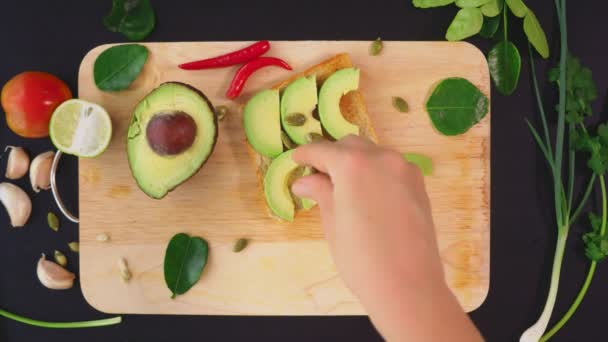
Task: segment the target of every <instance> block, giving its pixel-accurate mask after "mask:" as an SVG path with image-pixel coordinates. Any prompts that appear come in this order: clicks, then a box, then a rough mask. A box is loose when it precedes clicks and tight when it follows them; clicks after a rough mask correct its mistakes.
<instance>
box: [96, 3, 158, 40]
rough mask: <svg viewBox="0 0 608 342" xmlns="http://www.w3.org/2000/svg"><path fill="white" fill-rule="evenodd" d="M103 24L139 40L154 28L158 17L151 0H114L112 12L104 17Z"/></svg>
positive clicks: (129, 37)
mask: <svg viewBox="0 0 608 342" xmlns="http://www.w3.org/2000/svg"><path fill="white" fill-rule="evenodd" d="M103 24H104V25H105V27H106V28H107V29H108V30H110V31H112V32H120V33H122V34H123V35H124V36H125V37H127V39H129V40H133V41H139V40H143V39H144V38H146V37H147V36H148V35H149V34H150V33H151V32H152V30H154V25H155V24H156V19H155V16H154V9H153V8H152V5H151V4H150V1H149V0H113V1H112V12H111V13H110V14H109V15H108V16H106V17H105V18H103Z"/></svg>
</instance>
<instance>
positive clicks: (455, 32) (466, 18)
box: [445, 8, 483, 41]
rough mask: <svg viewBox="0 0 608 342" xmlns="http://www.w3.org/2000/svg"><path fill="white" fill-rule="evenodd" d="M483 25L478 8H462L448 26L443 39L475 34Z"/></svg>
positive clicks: (452, 39) (454, 38)
mask: <svg viewBox="0 0 608 342" xmlns="http://www.w3.org/2000/svg"><path fill="white" fill-rule="evenodd" d="M482 25H483V15H482V14H481V10H480V9H479V8H462V9H461V10H460V11H458V13H456V16H455V17H454V20H452V23H451V24H450V26H449V27H448V31H447V32H446V34H445V39H447V40H449V41H455V40H463V39H465V38H468V37H470V36H473V35H475V34H477V33H478V32H479V31H480V30H481V26H482Z"/></svg>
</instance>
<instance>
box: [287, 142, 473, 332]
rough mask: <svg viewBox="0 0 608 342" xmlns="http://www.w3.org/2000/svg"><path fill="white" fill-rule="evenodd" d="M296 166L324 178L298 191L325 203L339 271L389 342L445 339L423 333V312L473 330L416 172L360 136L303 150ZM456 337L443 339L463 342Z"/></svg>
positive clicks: (313, 178) (309, 179) (299, 185)
mask: <svg viewBox="0 0 608 342" xmlns="http://www.w3.org/2000/svg"><path fill="white" fill-rule="evenodd" d="M293 159H294V161H295V162H297V163H298V164H301V165H308V166H312V167H314V168H315V169H317V170H319V171H320V172H319V173H316V174H313V175H310V176H306V177H302V178H300V179H298V180H297V181H296V182H295V183H294V184H293V186H292V191H293V192H294V194H296V195H297V196H300V197H306V198H311V199H314V200H315V201H317V203H318V204H319V207H320V210H321V220H322V224H323V230H324V233H325V236H326V238H327V240H328V243H329V248H330V251H331V253H332V255H333V257H334V262H335V263H336V267H337V269H338V271H339V272H340V274H341V276H342V278H343V280H344V281H345V283H346V284H347V286H349V288H350V289H351V290H352V291H353V293H354V294H355V295H356V296H358V297H359V300H360V301H361V303H362V304H363V306H364V307H365V308H366V310H367V311H368V313H369V315H370V317H371V318H372V320H374V322H375V323H376V325H377V326H378V328H379V330H380V331H381V332H383V334H384V335H385V338H389V337H391V338H395V339H400V338H403V337H406V336H407V338H408V339H410V338H411V339H412V340H425V341H426V340H429V339H428V338H429V337H437V340H439V339H440V336H444V335H437V333H438V329H436V328H435V329H433V327H432V326H431V327H429V329H430V330H431V331H425V330H424V329H422V328H423V324H422V325H421V324H420V322H419V320H421V319H424V318H423V316H424V314H423V312H422V311H424V310H426V311H428V318H429V322H427V324H430V323H432V322H433V321H434V318H435V321H436V318H437V317H439V316H440V314H439V313H438V312H437V311H444V312H446V313H450V312H451V313H452V314H455V315H459V316H462V317H461V318H460V321H462V322H465V323H463V324H465V325H466V324H467V322H468V325H469V326H471V327H472V324H471V323H470V321H468V319H467V317H466V315H465V314H464V313H463V312H462V310H461V309H460V307H459V306H458V303H457V302H456V300H455V298H454V297H453V296H452V294H451V293H450V292H449V290H448V288H447V285H446V284H445V280H444V274H443V268H442V265H441V260H440V257H439V253H438V248H437V242H436V238H435V230H434V225H433V220H432V216H431V207H430V203H429V199H428V196H427V194H426V191H425V186H424V179H423V177H422V174H421V172H420V171H419V170H418V168H417V167H416V166H414V165H412V164H410V163H408V162H407V161H405V159H404V158H403V156H402V155H401V154H400V153H398V152H395V151H392V150H389V149H386V148H382V147H378V146H376V145H375V144H373V143H372V142H370V141H368V140H365V139H363V138H360V137H356V136H348V137H346V138H344V139H342V140H340V141H338V142H335V143H332V142H328V141H324V142H318V143H312V144H307V145H303V146H301V147H299V148H298V149H297V150H296V151H295V152H294V154H293ZM434 304H436V305H434ZM404 306H406V309H408V310H409V311H410V312H411V314H407V313H406V314H405V315H406V316H412V314H413V315H414V317H411V318H412V319H410V322H411V323H412V324H411V326H410V327H409V328H408V326H407V322H406V321H404V320H406V319H407V317H405V318H404V317H403V310H404ZM437 306H440V307H437ZM421 310H422V311H421ZM429 310H430V311H429ZM446 310H447V311H446ZM416 311H418V312H416ZM463 318H464V319H463ZM456 321H458V320H456ZM442 324H443V325H445V323H442ZM403 329H406V330H407V331H405V334H406V335H404V334H403V333H404V331H403ZM416 329H418V330H421V331H420V332H416ZM429 329H427V330H429ZM432 330H434V331H432ZM470 331H473V332H476V331H475V329H474V327H473V328H472V330H471V329H468V332H470ZM428 333H431V334H433V335H428ZM425 334H427V335H425ZM463 336H467V337H468V339H467V341H470V340H471V338H470V337H471V335H463ZM472 336H477V337H479V335H478V334H477V335H472ZM455 337H457V335H454V334H450V336H449V339H444V340H451V341H458V339H455Z"/></svg>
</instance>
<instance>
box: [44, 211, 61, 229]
mask: <svg viewBox="0 0 608 342" xmlns="http://www.w3.org/2000/svg"><path fill="white" fill-rule="evenodd" d="M46 221H47V223H48V224H49V228H51V229H52V230H53V231H58V230H59V218H58V217H57V215H55V213H53V212H50V211H49V213H48V214H47V215H46Z"/></svg>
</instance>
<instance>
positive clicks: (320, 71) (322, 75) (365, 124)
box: [245, 53, 378, 217]
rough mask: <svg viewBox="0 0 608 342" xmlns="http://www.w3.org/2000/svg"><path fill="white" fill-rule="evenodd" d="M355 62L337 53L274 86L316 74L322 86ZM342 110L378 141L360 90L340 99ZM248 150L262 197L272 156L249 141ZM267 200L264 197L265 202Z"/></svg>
mask: <svg viewBox="0 0 608 342" xmlns="http://www.w3.org/2000/svg"><path fill="white" fill-rule="evenodd" d="M351 67H353V64H352V62H351V60H350V57H349V56H348V54H346V53H342V54H339V55H336V56H334V57H332V58H330V59H328V60H325V61H323V62H321V63H319V64H317V65H315V66H313V67H310V68H308V69H306V70H304V71H303V72H300V73H297V74H294V75H293V76H291V77H289V78H288V79H286V80H284V81H283V82H281V83H279V84H277V85H276V86H274V87H273V89H278V90H280V91H282V90H283V89H285V87H287V85H288V84H290V83H291V82H293V81H295V80H297V79H298V78H300V77H305V76H311V75H315V76H316V79H317V87H318V88H320V87H321V84H323V82H324V81H325V80H326V79H327V78H328V77H329V76H330V75H331V74H333V73H334V72H336V71H338V70H340V69H345V68H351ZM340 110H341V111H342V115H344V118H346V120H348V121H350V122H352V123H353V124H355V125H357V126H359V131H360V135H361V136H363V137H366V138H368V139H370V140H372V141H373V142H376V143H377V142H378V138H377V137H376V132H375V131H374V127H373V126H372V123H371V120H370V118H369V115H368V113H367V107H366V106H365V102H364V101H363V96H362V95H361V92H360V91H359V90H355V91H352V92H350V93H348V94H346V95H345V96H343V97H342V100H341V101H340ZM245 141H246V144H247V150H248V152H249V155H250V157H251V159H252V161H253V164H254V166H255V169H256V173H257V176H258V182H259V185H260V193H261V196H262V198H264V175H265V174H266V170H267V169H268V165H270V162H271V161H272V160H271V159H270V158H267V157H264V156H262V155H261V154H258V153H257V152H256V151H255V150H254V149H253V148H252V147H251V146H250V145H249V143H247V140H246V139H245ZM265 202H266V200H265V198H264V203H265ZM267 209H268V212H269V214H270V215H271V216H273V217H274V215H272V212H271V211H270V209H269V208H267ZM298 210H300V208H299V207H296V211H298Z"/></svg>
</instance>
